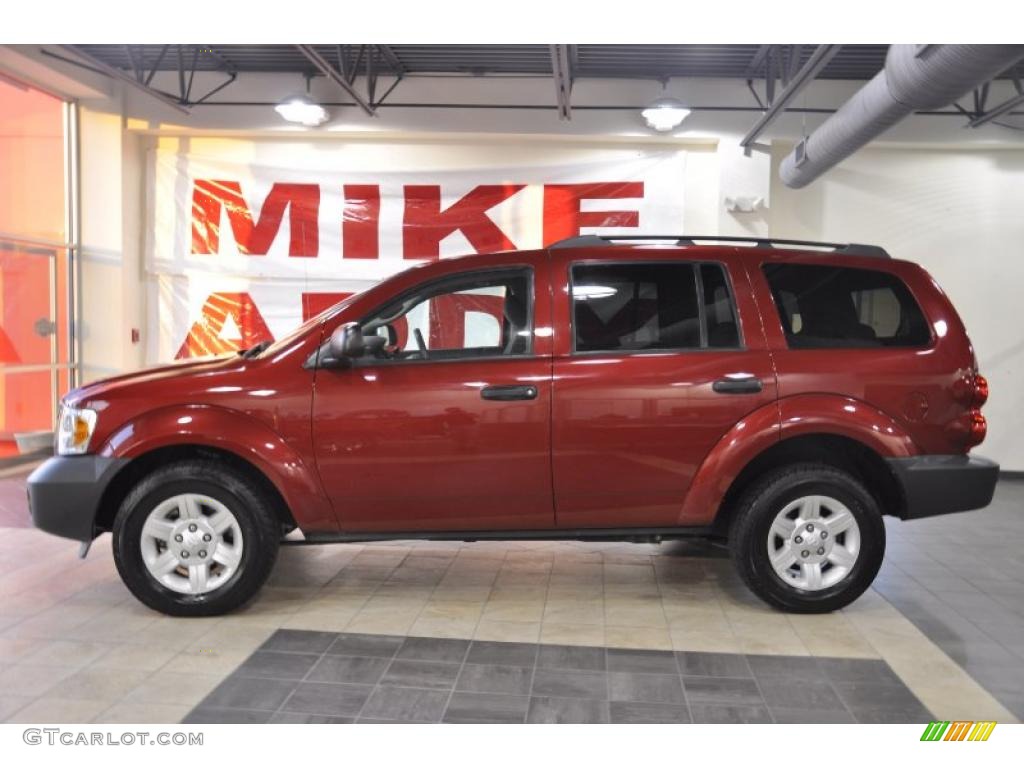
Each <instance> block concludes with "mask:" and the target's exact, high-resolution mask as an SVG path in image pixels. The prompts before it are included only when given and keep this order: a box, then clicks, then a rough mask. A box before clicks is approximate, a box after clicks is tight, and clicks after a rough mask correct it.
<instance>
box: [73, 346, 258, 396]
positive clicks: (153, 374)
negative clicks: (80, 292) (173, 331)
mask: <svg viewBox="0 0 1024 768" xmlns="http://www.w3.org/2000/svg"><path fill="white" fill-rule="evenodd" d="M242 362H243V358H242V357H240V356H239V355H238V354H237V353H235V352H231V353H228V354H224V355H218V356H216V357H200V358H191V359H188V360H179V361H176V362H173V363H167V364H163V365H157V366H154V367H152V368H144V369H142V370H141V371H133V372H131V373H125V374H122V375H120V376H111V377H110V378H107V379H100V380H98V381H94V382H91V383H89V384H85V385H83V386H81V387H78V388H77V389H73V390H71V391H70V392H68V393H67V395H65V396H64V398H63V400H62V402H63V403H65V404H67V405H83V404H85V403H88V402H92V401H95V400H106V399H107V397H109V396H110V395H111V394H112V393H114V392H118V391H120V390H123V389H125V388H127V387H133V386H135V385H138V384H149V383H154V382H158V381H163V380H166V379H173V378H176V377H179V376H182V375H184V374H197V373H207V372H211V373H212V372H214V371H216V372H223V371H228V370H231V369H232V368H236V367H239V366H240V364H241V363H242Z"/></svg>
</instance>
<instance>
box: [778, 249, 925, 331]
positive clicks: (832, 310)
mask: <svg viewBox="0 0 1024 768" xmlns="http://www.w3.org/2000/svg"><path fill="white" fill-rule="evenodd" d="M762 269H763V271H764V275H765V277H766V278H767V280H768V285H769V286H770V288H771V292H772V298H774V300H775V307H776V309H777V310H778V312H779V320H780V321H781V322H782V329H783V331H784V332H785V334H786V341H787V342H788V344H789V346H790V347H792V348H795V349H827V348H836V347H860V348H871V347H922V346H925V345H927V344H928V343H929V342H930V341H931V334H930V333H929V331H928V323H927V321H926V320H925V317H924V313H923V312H922V311H921V308H920V307H919V306H918V304H917V302H916V301H915V300H914V297H913V295H912V294H911V293H910V291H909V290H908V289H907V287H906V285H904V284H903V281H902V280H900V279H899V278H898V277H897V276H895V275H892V274H890V273H888V272H881V271H878V270H874V269H857V268H850V267H832V266H824V265H814V264H766V265H764V266H763V267H762Z"/></svg>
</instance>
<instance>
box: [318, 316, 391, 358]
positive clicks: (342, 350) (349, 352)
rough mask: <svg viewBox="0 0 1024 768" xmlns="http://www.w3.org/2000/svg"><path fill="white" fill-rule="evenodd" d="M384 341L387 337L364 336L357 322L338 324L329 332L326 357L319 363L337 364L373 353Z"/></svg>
mask: <svg viewBox="0 0 1024 768" xmlns="http://www.w3.org/2000/svg"><path fill="white" fill-rule="evenodd" d="M386 342H387V339H385V338H384V337H383V336H377V335H376V334H372V335H370V336H364V335H363V329H362V328H360V327H359V323H345V324H343V325H339V326H338V327H337V328H335V329H334V332H333V333H332V334H331V339H330V341H329V342H328V343H327V358H326V359H322V360H321V364H326V365H328V366H329V365H331V364H332V363H333V364H336V365H337V364H341V363H342V361H348V360H354V359H355V358H358V357H364V356H365V355H369V354H373V353H375V352H378V351H380V350H381V349H383V348H384V344H385V343H386Z"/></svg>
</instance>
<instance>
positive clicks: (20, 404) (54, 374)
mask: <svg viewBox="0 0 1024 768" xmlns="http://www.w3.org/2000/svg"><path fill="white" fill-rule="evenodd" d="M74 158H75V154H74V107H73V105H71V104H70V103H68V102H65V101H63V100H61V99H59V98H56V97H54V96H51V95H50V94H47V93H44V92H42V91H40V90H37V89H35V88H32V87H30V86H28V85H23V84H21V83H19V82H17V81H15V80H12V79H10V78H8V77H6V76H4V75H2V74H0V458H2V457H4V456H6V455H11V454H13V453H17V452H18V451H19V448H18V445H19V443H20V445H21V449H22V450H24V449H26V448H31V447H32V446H33V445H35V446H38V447H40V448H43V449H45V448H46V447H47V439H46V437H45V435H44V434H40V435H35V436H34V434H33V433H47V432H50V431H51V430H52V429H53V426H54V421H55V419H56V407H57V402H58V400H59V398H60V396H61V395H62V394H64V393H65V392H67V390H68V389H69V388H70V387H71V386H73V384H74V378H75V376H74V371H75V368H74V357H75V355H74V345H73V343H72V335H71V330H72V323H71V319H72V311H71V308H72V307H73V305H74V301H73V285H74V281H73V279H72V268H71V267H72V262H73V260H74V254H75V247H74V241H75V236H74V230H75V228H76V227H75V220H74V219H75V217H74V206H73V205H72V204H71V203H72V197H71V193H72V190H73V188H74V186H73V171H74ZM33 440H34V441H35V442H34V443H33Z"/></svg>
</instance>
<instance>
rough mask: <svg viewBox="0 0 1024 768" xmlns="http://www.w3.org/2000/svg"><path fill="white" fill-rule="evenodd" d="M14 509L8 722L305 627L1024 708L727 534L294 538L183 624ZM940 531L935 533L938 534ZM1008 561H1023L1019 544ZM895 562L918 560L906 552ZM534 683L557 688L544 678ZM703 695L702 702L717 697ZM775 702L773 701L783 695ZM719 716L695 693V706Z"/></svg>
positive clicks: (130, 707)
mask: <svg viewBox="0 0 1024 768" xmlns="http://www.w3.org/2000/svg"><path fill="white" fill-rule="evenodd" d="M5 479H6V478H5ZM21 493H23V491H19V490H17V489H11V490H10V492H9V493H7V494H5V495H4V502H7V501H8V500H9V503H10V504H16V503H17V499H18V497H19V496H20V494H21ZM20 497H21V498H22V499H23V496H20ZM1011 503H1012V501H1011ZM8 512H9V513H10V514H9V515H8V516H7V518H6V519H5V521H4V525H5V526H6V527H0V719H11V720H16V721H35V722H38V721H43V720H45V721H50V722H75V721H77V722H83V721H90V720H96V721H99V722H117V721H128V722H139V721H143V722H148V721H152V722H166V721H169V720H178V719H181V718H183V717H185V716H186V715H187V714H188V713H189V712H190V711H191V710H193V708H195V707H196V705H197V704H199V702H201V701H203V700H204V699H205V698H206V697H207V696H208V695H209V694H211V692H212V691H214V690H215V689H217V687H218V686H219V685H220V684H221V683H222V682H223V681H224V680H225V679H226V678H227V677H228V676H229V675H231V674H232V673H233V672H234V671H235V670H236V669H237V668H239V667H240V666H242V665H244V664H250V667H249V669H251V668H252V667H251V665H252V664H254V663H255V662H253V661H252V660H251V659H250V657H251V656H252V655H253V653H254V651H256V650H257V649H258V648H260V646H262V645H263V643H265V642H266V641H267V640H268V638H270V637H271V636H273V635H274V633H275V632H276V631H277V630H279V629H289V630H306V631H314V632H325V633H330V634H331V635H332V636H333V634H336V633H341V632H344V633H348V634H352V635H387V636H396V637H405V636H416V637H423V638H451V639H455V640H461V641H469V640H475V641H502V642H514V643H525V644H528V645H529V646H531V647H533V646H536V645H538V644H539V645H541V646H582V647H589V648H596V649H601V648H605V649H644V650H657V651H666V652H668V651H678V652H690V653H720V654H729V655H732V656H735V657H736V658H744V657H748V658H755V657H761V656H776V657H793V658H797V659H798V660H800V661H802V662H805V663H806V665H807V667H809V668H817V667H815V660H821V659H863V660H876V661H877V660H880V661H883V662H885V664H886V665H887V668H888V669H889V670H891V672H892V673H893V674H895V675H896V676H897V678H899V680H901V681H902V684H903V685H904V686H905V687H906V688H907V689H909V690H910V691H911V692H912V693H913V695H914V696H915V697H916V698H917V699H918V700H919V701H920V702H921V704H922V705H923V706H924V707H925V708H926V709H927V710H929V711H930V712H932V713H934V714H935V716H936V717H939V718H942V719H949V720H952V719H975V720H977V719H993V720H998V721H1000V722H1006V721H1012V720H1013V716H1012V715H1011V714H1010V712H1008V711H1007V710H1006V709H1005V708H1004V707H1003V706H1001V705H1000V704H999V703H998V702H997V701H996V700H995V699H994V698H993V697H992V696H991V695H990V694H989V693H987V692H986V691H985V690H984V689H983V688H982V687H981V686H979V685H978V683H976V682H975V681H974V680H973V679H972V678H971V677H970V676H969V675H968V674H967V673H966V672H965V671H964V669H963V668H961V667H960V666H958V665H957V664H956V663H954V661H953V660H951V658H950V656H949V655H947V654H946V653H944V652H943V651H942V650H941V649H940V647H939V645H937V644H936V643H935V642H932V641H930V640H929V639H928V638H927V637H926V635H925V634H924V633H922V631H921V630H919V629H918V628H917V627H915V626H914V624H912V623H911V622H910V621H908V619H907V618H905V617H904V616H903V615H901V613H900V612H899V611H897V610H896V609H894V608H893V606H892V605H891V604H890V603H889V602H888V601H887V600H886V599H883V598H882V597H881V596H880V595H879V594H878V593H877V592H875V591H872V590H869V591H868V593H866V594H865V596H864V597H863V598H861V599H860V600H858V601H857V602H856V603H855V604H854V605H853V606H851V607H849V608H847V609H846V610H844V611H841V612H838V613H835V614H831V615H826V616H795V615H786V614H782V613H778V612H775V611H773V610H771V609H768V608H767V607H765V606H764V605H763V604H762V603H760V602H759V601H758V600H757V599H756V598H754V597H752V596H751V595H750V594H749V593H748V592H747V590H746V589H745V588H744V587H743V586H742V585H741V584H740V583H739V582H738V580H737V578H736V576H735V574H734V573H733V570H732V567H731V564H730V563H729V561H728V559H726V558H725V556H724V555H725V553H724V551H723V550H721V549H719V548H715V547H710V546H698V545H692V544H682V543H673V544H664V545H660V546H657V545H641V544H626V543H580V542H478V543H471V544H464V543H431V542H407V541H406V542H389V543H384V544H373V545H332V546H323V547H287V548H285V549H284V550H283V551H282V553H281V557H280V560H279V562H278V565H277V566H276V568H275V570H274V572H273V574H272V576H271V580H270V582H269V584H268V585H267V587H266V588H265V589H264V590H263V591H262V592H261V593H260V595H259V597H258V598H257V599H256V600H255V601H254V602H253V603H252V604H251V605H249V606H248V607H246V608H245V609H243V610H241V611H238V612H236V613H234V614H232V615H230V616H228V617H217V618H209V619H193V620H180V619H171V618H167V617H164V616H161V615H159V614H157V613H154V612H152V611H150V610H148V609H146V608H145V607H143V606H142V605H140V604H139V603H138V602H136V601H135V600H134V599H133V598H132V597H131V596H130V595H129V594H128V592H127V591H126V590H125V588H124V587H123V586H122V585H121V583H120V580H119V579H118V577H117V574H116V572H115V570H114V567H113V563H112V558H111V556H110V544H109V536H104V537H102V538H100V539H99V540H98V541H97V542H96V543H95V545H94V546H93V549H92V552H91V553H90V555H89V557H88V558H87V559H86V560H84V561H81V560H78V559H77V558H76V551H77V548H76V546H75V545H74V543H73V542H68V541H65V540H61V539H57V538H54V537H51V536H47V535H45V534H42V533H40V532H38V531H35V530H33V529H31V528H29V527H26V526H27V520H26V519H25V517H24V512H23V511H22V512H21V513H20V514H19V513H18V511H17V510H14V511H13V512H12V511H11V510H8ZM971 514H972V515H975V514H976V515H979V516H980V515H984V514H985V513H971ZM963 517H964V518H966V517H968V516H967V515H965V516H963ZM948 519H949V520H951V521H955V520H956V518H948ZM936 522H939V521H936ZM958 524H960V523H958ZM931 525H933V523H932V521H921V522H919V523H915V524H909V525H907V526H906V528H905V529H903V528H899V529H894V536H893V539H894V544H893V547H894V550H895V551H897V552H899V547H900V546H903V545H902V544H901V543H900V542H899V541H898V539H899V538H900V537H901V536H904V535H905V536H906V537H907V538H906V541H907V542H913V544H914V546H919V545H920V544H919V543H918V542H917V539H914V538H913V536H914V531H915V530H917V528H916V527H915V526H922V527H923V526H931ZM1005 526H1006V527H1007V530H1005V531H1002V534H1003V535H1004V536H1006V537H1009V536H1010V535H1011V534H1012V535H1018V536H1019V535H1020V532H1021V531H1022V530H1024V525H1021V524H1020V523H1019V522H1018V526H1019V527H1018V528H1016V529H1013V519H1012V518H1007V520H1006V521H1005ZM922 529H923V528H922ZM903 530H905V531H906V533H905V534H904V533H902V531H903ZM929 538H930V537H929V536H927V535H926V536H924V537H922V541H923V542H924V543H925V544H924V545H927V543H928V541H929ZM932 538H934V537H932ZM940 541H942V539H940ZM922 546H923V545H922ZM947 546H948V544H947ZM1006 556H1007V557H1013V555H1012V554H1011V553H1010V551H1009V550H1006ZM897 564H898V565H899V567H900V568H905V567H906V566H907V561H906V560H899V561H898V563H897ZM1017 564H1018V565H1019V560H1018V561H1017ZM950 567H951V566H947V569H949V568H950ZM915 578H916V576H915ZM893 581H898V578H897V576H896V574H895V572H892V571H887V577H886V578H885V579H883V582H882V586H883V588H887V587H888V586H889V585H890V584H891V583H893ZM1004 647H1007V648H1008V647H1009V646H1004ZM606 653H612V651H607V652H606ZM331 655H332V656H333V655H336V654H331ZM609 658H610V657H609ZM450 663H455V662H450ZM823 663H824V662H823ZM827 663H831V662H827ZM357 666H358V665H357ZM371 666H372V665H371ZM505 666H515V665H505ZM526 666H530V665H526ZM869 666H873V667H876V668H878V669H881V667H879V666H878V665H877V664H875V665H869ZM752 671H754V670H752ZM348 672H351V670H348V671H347V672H346V674H348ZM357 673H358V674H363V673H365V670H363V671H360V670H358V669H357V670H356V671H355V672H352V674H357ZM339 674H340V673H339ZM609 674H610V673H609ZM755 678H757V675H756V674H755ZM457 680H458V678H456V682H457ZM683 682H684V683H685V681H683ZM351 684H354V685H358V683H351ZM510 684H511V683H510ZM343 685H344V684H343ZM367 685H368V683H367ZM830 685H831V684H830ZM293 687H294V686H293ZM385 687H386V686H385ZM819 687H820V686H819ZM833 689H834V690H833V692H834V693H836V695H839V696H840V699H841V700H842V701H843V702H844V707H845V709H846V710H848V711H849V712H850V714H852V715H854V716H857V713H856V711H854V710H853V706H854V705H853V703H852V702H853V700H852V699H851V700H850V701H851V703H850V704H849V705H847V703H846V699H844V698H843V697H842V696H841V695H840V693H841V692H840V691H839V690H838V689H835V687H834V686H833ZM687 690H688V688H687V686H686V685H685V684H683V691H684V694H686V691H687ZM760 692H761V694H762V695H764V693H765V692H764V690H763V689H761V690H760ZM534 694H536V697H537V698H540V697H542V696H544V695H548V694H544V693H537V692H536V691H535V690H534V688H533V687H532V683H531V689H530V694H529V695H531V696H534ZM268 695H270V694H269V693H268ZM492 695H499V694H492ZM514 695H522V696H526V695H527V694H514ZM823 695H824V694H823ZM550 696H552V697H554V698H561V697H559V696H556V695H555V694H554V693H551V694H550ZM427 698H430V697H427ZM570 698H571V697H570ZM698 698H699V694H698V696H697V697H696V698H694V699H693V702H694V704H695V703H700V704H701V705H704V704H705V703H707V704H708V706H710V704H711V703H710V702H698V701H697V699H698ZM790 701H793V703H794V704H796V703H800V702H799V701H797V700H790ZM499 703H500V702H499ZM642 703H645V704H648V703H652V702H642ZM204 706H205V705H204ZM538 706H540V705H538ZM575 706H578V705H575ZM753 706H757V705H756V704H755V705H753ZM767 706H768V710H769V713H774V710H773V709H772V707H773V704H772V702H771V701H768V702H767ZM774 706H775V709H789V708H790V707H787V706H781V705H779V704H778V703H776V704H775V705H774ZM858 706H859V705H858ZM811 708H812V709H816V707H811ZM272 709H276V706H274V707H272ZM620 709H621V707H620ZM641 709H643V708H641ZM792 709H793V713H792V714H793V717H805V718H810V717H811V713H805V714H803V715H801V714H799V713H800V711H801V710H806V709H807V707H796V706H794V707H792ZM709 711H713V710H707V708H706V707H704V708H703V709H701V708H699V707H696V706H694V705H693V704H691V703H690V699H689V698H687V716H692V717H696V718H701V717H704V716H705V715H706V714H707V712H709ZM834 711H839V710H838V708H837V709H836V710H834ZM702 713H703V714H702ZM608 714H609V717H611V716H612V709H611V705H609V710H608ZM679 714H680V715H681V713H679ZM787 714H789V713H786V712H783V713H781V716H785V715H787ZM363 715H365V716H368V715H367V713H366V712H363ZM623 716H624V715H623ZM736 716H737V717H738V716H739V715H738V714H737V715H736ZM774 716H776V717H780V714H779V713H774Z"/></svg>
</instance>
